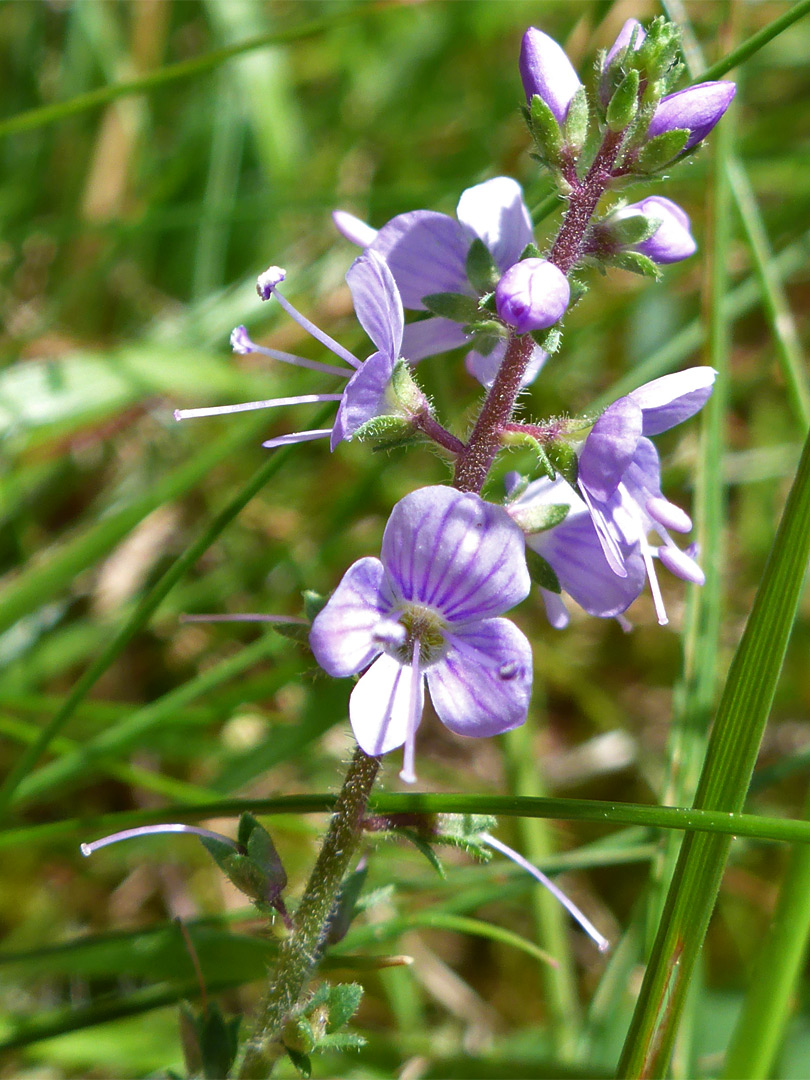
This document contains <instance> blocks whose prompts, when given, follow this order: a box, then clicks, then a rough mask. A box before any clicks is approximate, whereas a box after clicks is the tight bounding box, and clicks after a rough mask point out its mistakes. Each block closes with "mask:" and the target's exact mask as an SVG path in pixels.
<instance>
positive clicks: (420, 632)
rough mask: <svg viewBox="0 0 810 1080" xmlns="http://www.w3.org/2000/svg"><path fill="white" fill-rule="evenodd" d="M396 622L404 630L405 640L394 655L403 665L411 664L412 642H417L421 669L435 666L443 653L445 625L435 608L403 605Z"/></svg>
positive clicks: (414, 604)
mask: <svg viewBox="0 0 810 1080" xmlns="http://www.w3.org/2000/svg"><path fill="white" fill-rule="evenodd" d="M398 622H399V624H400V625H401V626H403V627H404V628H405V635H406V636H405V640H404V641H403V642H402V644H400V645H398V646H397V647H396V650H395V651H394V654H393V655H395V656H396V658H397V659H398V660H401V661H402V662H403V663H405V664H409V663H410V662H411V658H412V656H413V646H414V642H416V641H418V642H419V662H420V664H421V666H422V667H425V666H427V665H429V664H435V663H436V661H437V660H439V659H440V658H441V657H442V655H443V654H444V652H445V648H446V644H445V639H444V635H445V630H446V628H447V623H446V622H445V621H444V619H443V618H442V616H441V615H440V614H439V612H438V611H436V609H435V608H432V607H428V606H427V604H417V603H408V604H404V605H403V607H402V609H401V611H400V613H399V619H398Z"/></svg>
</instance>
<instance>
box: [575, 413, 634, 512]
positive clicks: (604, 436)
mask: <svg viewBox="0 0 810 1080" xmlns="http://www.w3.org/2000/svg"><path fill="white" fill-rule="evenodd" d="M641 431H642V411H641V406H640V405H638V404H637V403H636V402H635V401H634V400H631V399H630V398H628V397H623V398H619V400H618V401H614V402H613V404H612V405H609V406H608V407H607V408H606V409H605V411H604V412H603V413H602V415H601V416H600V417H599V419H598V420H597V421H596V423H595V424H594V426H593V430H592V431H591V433H590V435H589V436H588V438H587V439H586V440H585V446H584V447H583V448H582V453H581V455H580V458H579V480H580V485H581V486H582V487H586V488H587V489H588V491H589V492H590V494H591V495H593V496H595V498H597V499H599V500H605V499H609V498H610V496H611V495H612V494H613V492H614V491H615V490H616V488H617V486H618V484H619V481H620V480H621V478H622V474H623V473H624V471H625V469H626V468H627V466H628V465H629V464H630V462H631V461H632V459H633V454H634V453H635V449H636V445H637V444H638V440H639V438H640V437H641Z"/></svg>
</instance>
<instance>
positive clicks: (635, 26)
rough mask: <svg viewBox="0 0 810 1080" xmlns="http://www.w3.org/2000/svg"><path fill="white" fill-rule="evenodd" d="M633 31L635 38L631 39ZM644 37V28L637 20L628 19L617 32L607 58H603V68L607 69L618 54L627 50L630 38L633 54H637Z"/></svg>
mask: <svg viewBox="0 0 810 1080" xmlns="http://www.w3.org/2000/svg"><path fill="white" fill-rule="evenodd" d="M633 31H635V37H633ZM646 36H647V34H646V33H645V30H644V27H643V26H642V25H641V23H640V22H639V21H638V19H628V20H627V22H626V23H625V24H624V26H623V27H622V28H621V30H620V31H619V34H618V37H617V38H616V40H615V41H614V42H613V44H612V45H611V46H610V48H609V49H608V51H607V56H605V68H609V67H610V65H611V64H612V63H613V61H614V59H615V58H616V57H617V56H618V55H619V53H620V52H622V51H623V50H624V49H626V48H627V46H628V45H629V44H630V39H631V38H632V39H633V52H638V50H639V49H640V48H641V44H642V42H643V41H644V38H645V37H646Z"/></svg>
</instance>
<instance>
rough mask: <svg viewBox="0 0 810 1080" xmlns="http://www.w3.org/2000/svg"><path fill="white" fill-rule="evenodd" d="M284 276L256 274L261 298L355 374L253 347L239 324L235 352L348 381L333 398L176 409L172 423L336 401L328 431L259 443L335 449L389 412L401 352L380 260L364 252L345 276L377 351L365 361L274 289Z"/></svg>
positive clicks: (391, 290)
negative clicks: (319, 442)
mask: <svg viewBox="0 0 810 1080" xmlns="http://www.w3.org/2000/svg"><path fill="white" fill-rule="evenodd" d="M284 277H285V271H284V270H282V269H281V268H280V267H278V266H271V267H270V268H269V269H268V270H266V271H265V272H264V273H263V274H260V275H259V279H258V281H257V284H256V288H257V290H258V293H259V296H260V297H261V298H262V300H269V299H270V297H271V296H274V297H275V298H276V300H277V301H278V302H279V304H281V306H282V307H283V308H284V310H285V311H286V312H287V313H288V314H289V315H291V316H292V318H293V319H295V321H296V322H297V323H298V324H299V325H301V326H303V328H304V329H305V330H306V331H308V333H310V334H311V335H312V336H313V337H314V338H315V339H316V340H317V341H320V342H321V344H322V345H325V346H326V347H327V349H329V350H330V351H331V352H333V353H334V354H335V355H336V356H337V357H339V358H340V359H341V360H344V361H345V362H346V363H347V364H350V365H351V367H353V368H355V369H356V370H355V371H354V373H353V374H352V373H351V372H348V371H346V370H345V368H339V367H335V366H333V365H331V364H323V363H321V362H320V361H318V360H307V359H306V358H305V357H302V356H294V355H292V354H291V353H284V352H279V351H278V350H277V349H268V348H265V347H264V346H262V345H256V344H255V343H254V342H253V341H251V339H250V337H249V336H248V332H247V330H246V329H245V327H244V326H237V327H236V329H235V330H234V331H233V333H232V334H231V346H232V347H233V350H234V352H238V353H262V355H264V356H269V357H270V358H271V359H272V360H281V361H283V362H284V363H288V364H296V365H297V366H299V367H306V368H312V369H314V370H315V371H320V372H322V373H323V374H327V375H337V376H339V377H340V378H342V379H348V382H347V383H346V386H345V387H344V389H343V391H342V392H341V393H335V394H300V395H298V396H297V397H287V398H270V399H268V400H266V401H247V402H244V403H243V404H241V405H222V406H217V407H214V408H205V409H177V410H176V411H175V414H174V416H175V419H176V420H186V419H188V418H190V417H197V416H220V415H223V414H226V413H236V412H248V411H250V410H253V409H271V408H276V407H278V406H281V405H308V404H314V403H316V402H324V401H337V402H339V404H338V410H337V416H336V417H335V422H334V425H333V426H332V427H331V428H318V429H315V430H312V431H298V432H294V433H293V434H290V435H280V436H278V437H277V438H275V439H268V440H267V442H265V443H263V444H262V445H264V446H267V447H270V448H272V447H276V446H288V445H290V444H291V443H299V442H308V441H309V440H311V439H320V438H326V436H329V439H330V446H331V448H332V450H334V449H335V447H336V446H337V444H338V443H339V442H341V441H342V440H343V439H351V437H352V435H354V434H355V432H356V431H357V430H358V429H359V428H361V427H362V426H363V424H365V423H366V422H367V421H369V420H371V419H373V418H374V417H375V416H381V415H383V414H384V413H386V412H390V411H391V410H392V406H391V404H390V403H389V402H388V386H389V383H390V381H391V374H392V372H393V370H394V365H395V364H396V362H397V360H398V359H399V356H400V352H401V349H402V330H403V312H402V301H401V300H400V297H399V293H398V291H397V287H396V283H395V281H394V279H393V277H392V276H391V271H390V270H389V269H388V267H387V266H386V265H385V263H384V262H383V260H382V259H381V258H379V256H377V255H376V254H375V253H374V252H369V253H366V254H364V255H361V256H359V258H357V259H355V260H354V262H353V263H352V265H351V266H350V267H349V270H348V273H347V274H346V281H347V282H348V285H349V289H350V290H351V294H352V300H353V301H354V310H355V312H356V314H357V318H358V320H359V322H360V325H361V326H362V327H363V329H364V330H365V331H366V333H367V334H368V336H369V337H370V338H371V340H372V342H373V343H374V344H375V345H376V347H377V351H376V352H374V353H372V354H371V356H369V357H368V359H367V360H365V361H360V360H358V359H357V357H356V356H354V355H353V354H352V353H350V352H349V351H348V349H344V348H343V346H342V345H340V344H339V343H338V342H337V341H335V340H334V338H331V337H329V335H328V334H325V333H324V332H323V330H320V329H318V327H317V326H315V325H314V323H312V322H310V321H309V319H307V318H306V317H305V316H303V315H302V314H301V313H300V312H299V311H297V310H296V309H295V308H294V307H293V306H292V304H291V303H290V302H289V300H287V299H286V297H284V296H283V295H282V294H281V293H280V292H279V291H278V286H279V285H280V283H281V282H282V281H283V280H284Z"/></svg>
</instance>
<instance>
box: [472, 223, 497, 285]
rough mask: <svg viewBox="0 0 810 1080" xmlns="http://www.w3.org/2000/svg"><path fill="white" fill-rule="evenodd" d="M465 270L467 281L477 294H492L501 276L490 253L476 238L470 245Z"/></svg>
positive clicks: (478, 238) (481, 241)
mask: <svg viewBox="0 0 810 1080" xmlns="http://www.w3.org/2000/svg"><path fill="white" fill-rule="evenodd" d="M465 269H466V272H467V279H468V280H469V282H470V284H471V285H472V287H473V288H474V289H475V291H476V292H477V293H488V292H492V290H493V289H494V288H495V286H496V285H497V284H498V279H499V278H500V276H501V275H500V271H499V270H498V266H497V264H496V262H495V260H494V259H493V258H492V252H491V251H490V250H489V248H488V247H487V245H486V244H485V243H484V241H483V240H482V239H481V238H480V237H478V236H476V238H475V240H473V242H472V244H470V250H469V251H468V252H467V260H466V264H465Z"/></svg>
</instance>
